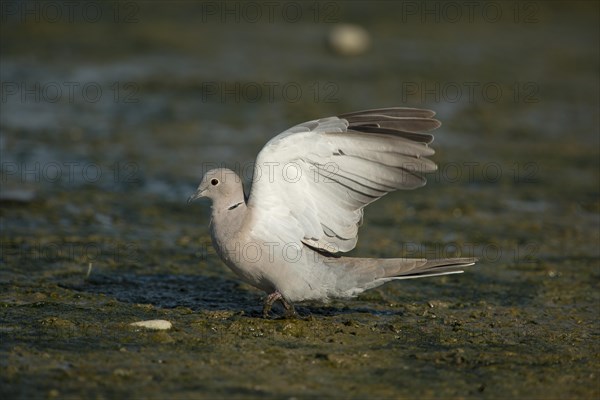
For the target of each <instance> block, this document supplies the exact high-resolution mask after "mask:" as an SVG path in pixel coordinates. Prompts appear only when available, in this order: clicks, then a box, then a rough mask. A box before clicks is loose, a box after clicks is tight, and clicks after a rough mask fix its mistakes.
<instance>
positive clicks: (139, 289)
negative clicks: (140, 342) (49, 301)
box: [63, 273, 261, 313]
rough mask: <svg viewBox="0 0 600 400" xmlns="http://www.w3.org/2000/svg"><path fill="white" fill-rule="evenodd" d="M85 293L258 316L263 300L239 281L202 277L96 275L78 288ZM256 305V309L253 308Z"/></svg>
mask: <svg viewBox="0 0 600 400" xmlns="http://www.w3.org/2000/svg"><path fill="white" fill-rule="evenodd" d="M63 286H66V287H68V288H69V289H74V290H78V291H82V292H88V293H96V294H104V295H106V296H110V297H113V298H115V299H117V300H119V301H121V302H124V303H140V304H152V305H154V306H156V307H161V308H175V307H188V308H190V309H191V310H194V311H201V310H229V311H242V310H243V311H246V310H248V311H251V312H252V313H253V312H257V313H258V312H259V311H260V309H261V308H260V307H259V306H261V298H260V296H259V294H258V293H251V292H249V291H247V290H244V289H243V288H241V287H240V284H239V283H238V282H236V281H233V280H230V279H225V278H219V277H213V276H203V275H173V274H152V275H138V274H133V273H125V274H118V275H115V274H111V275H108V274H93V275H92V276H90V278H89V279H87V280H86V281H85V282H83V283H81V284H77V285H68V286H67V285H63ZM253 305H256V306H255V307H252V306H253Z"/></svg>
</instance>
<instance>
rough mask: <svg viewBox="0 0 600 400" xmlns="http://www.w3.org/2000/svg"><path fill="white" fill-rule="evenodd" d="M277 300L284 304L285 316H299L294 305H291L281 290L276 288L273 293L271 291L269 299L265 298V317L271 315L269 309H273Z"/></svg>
mask: <svg viewBox="0 0 600 400" xmlns="http://www.w3.org/2000/svg"><path fill="white" fill-rule="evenodd" d="M276 301H280V302H281V304H282V305H283V308H284V309H285V317H286V318H293V317H296V316H298V314H296V310H294V306H293V305H291V304H290V303H288V302H287V301H286V300H285V299H284V298H283V295H282V294H281V293H279V291H277V290H276V291H274V292H273V293H271V294H270V295H268V296H267V299H266V300H265V305H264V306H263V318H268V317H269V311H271V307H273V304H274V303H275V302H276Z"/></svg>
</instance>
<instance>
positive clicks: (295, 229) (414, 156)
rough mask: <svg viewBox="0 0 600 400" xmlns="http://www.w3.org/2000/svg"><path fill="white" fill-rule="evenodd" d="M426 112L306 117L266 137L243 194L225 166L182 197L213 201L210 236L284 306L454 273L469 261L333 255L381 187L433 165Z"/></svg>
mask: <svg viewBox="0 0 600 400" xmlns="http://www.w3.org/2000/svg"><path fill="white" fill-rule="evenodd" d="M434 115H435V113H434V112H433V111H430V110H421V109H412V108H385V109H376V110H367V111H359V112H354V113H348V114H343V115H340V116H339V117H329V118H323V119H319V120H314V121H309V122H305V123H302V124H299V125H297V126H294V127H292V128H290V129H288V130H286V131H285V132H283V133H281V134H280V135H277V136H275V137H274V138H273V139H271V140H270V141H269V142H268V143H267V144H266V145H265V147H264V148H263V149H262V150H261V152H260V153H259V155H258V157H257V161H256V164H255V168H254V178H253V183H252V189H251V192H250V196H249V198H248V199H247V201H246V199H245V198H244V193H243V188H242V184H241V180H240V178H239V177H238V176H237V175H236V174H235V173H234V172H233V171H230V170H227V169H223V168H220V169H215V170H211V171H208V172H207V173H206V174H205V176H204V177H203V179H202V182H201V183H200V185H199V187H198V190H197V192H196V193H195V194H194V195H192V196H191V197H190V200H193V199H195V198H198V197H208V198H210V199H211V200H212V218H211V224H210V227H211V237H212V239H213V244H214V247H215V248H216V250H217V252H218V253H219V255H220V256H221V258H222V259H223V260H224V261H225V263H226V264H227V265H228V266H229V267H230V268H231V269H233V270H234V271H235V272H236V273H238V274H239V275H240V276H241V277H242V278H243V279H244V280H246V281H247V282H248V283H250V284H252V285H254V286H255V287H257V288H259V289H262V290H264V291H266V292H267V293H271V295H269V296H268V298H267V301H266V303H265V309H264V311H265V314H266V313H267V312H268V310H269V309H270V306H271V304H272V303H273V302H274V301H277V300H281V301H282V303H283V304H284V306H285V307H286V310H288V311H293V307H292V306H291V305H290V302H294V301H302V300H311V299H312V300H327V299H330V298H335V297H352V296H355V295H357V294H359V293H361V292H363V291H364V290H368V289H371V288H374V287H377V286H379V285H382V284H384V283H386V282H389V281H391V280H398V279H410V278H417V277H424V276H437V275H446V274H452V273H459V272H462V268H464V267H466V266H469V265H472V264H473V263H474V262H475V261H476V260H475V259H473V258H455V259H441V260H430V261H428V260H424V259H367V258H349V257H341V256H340V253H343V252H347V251H350V250H352V249H353V248H354V247H355V245H356V242H357V238H358V227H359V225H360V222H361V221H362V216H363V208H364V207H365V206H366V205H368V204H370V203H372V202H374V201H375V200H377V199H379V198H381V197H382V196H384V195H385V194H387V193H390V192H393V191H395V190H398V189H414V188H417V187H420V186H423V185H424V184H425V183H426V179H425V177H424V176H423V175H424V174H426V173H429V172H433V171H435V170H436V168H437V167H436V165H435V163H434V162H433V161H431V160H429V159H428V158H427V157H428V156H431V155H433V154H434V151H433V149H431V148H430V147H429V143H431V142H432V141H433V136H432V135H431V134H430V133H428V132H429V131H431V130H433V129H436V128H437V127H439V126H440V123H439V121H437V120H435V119H433V116H434Z"/></svg>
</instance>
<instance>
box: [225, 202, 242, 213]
mask: <svg viewBox="0 0 600 400" xmlns="http://www.w3.org/2000/svg"><path fill="white" fill-rule="evenodd" d="M242 204H244V202H243V201H240V202H239V203H235V204H234V205H232V206H229V208H228V209H227V210H228V211H231V210H233V209H235V208H238V207H239V206H241V205H242Z"/></svg>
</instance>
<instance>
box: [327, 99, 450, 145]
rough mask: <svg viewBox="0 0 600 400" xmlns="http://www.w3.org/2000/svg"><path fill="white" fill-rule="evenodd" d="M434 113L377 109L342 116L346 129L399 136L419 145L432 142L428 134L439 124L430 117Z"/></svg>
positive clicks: (393, 108)
mask: <svg viewBox="0 0 600 400" xmlns="http://www.w3.org/2000/svg"><path fill="white" fill-rule="evenodd" d="M434 115H435V112H433V111H431V110H424V109H418V108H401V107H392V108H379V109H373V110H365V111H356V112H352V113H347V114H342V115H340V116H339V118H343V119H345V120H346V121H348V129H349V130H354V131H358V132H364V133H380V134H387V135H395V136H400V137H403V138H406V139H409V140H413V141H415V142H420V143H427V144H429V143H431V142H433V135H431V134H427V133H425V132H430V131H432V130H434V129H437V128H439V127H440V125H441V123H440V121H438V120H437V119H433V118H432V117H433V116H434Z"/></svg>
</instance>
